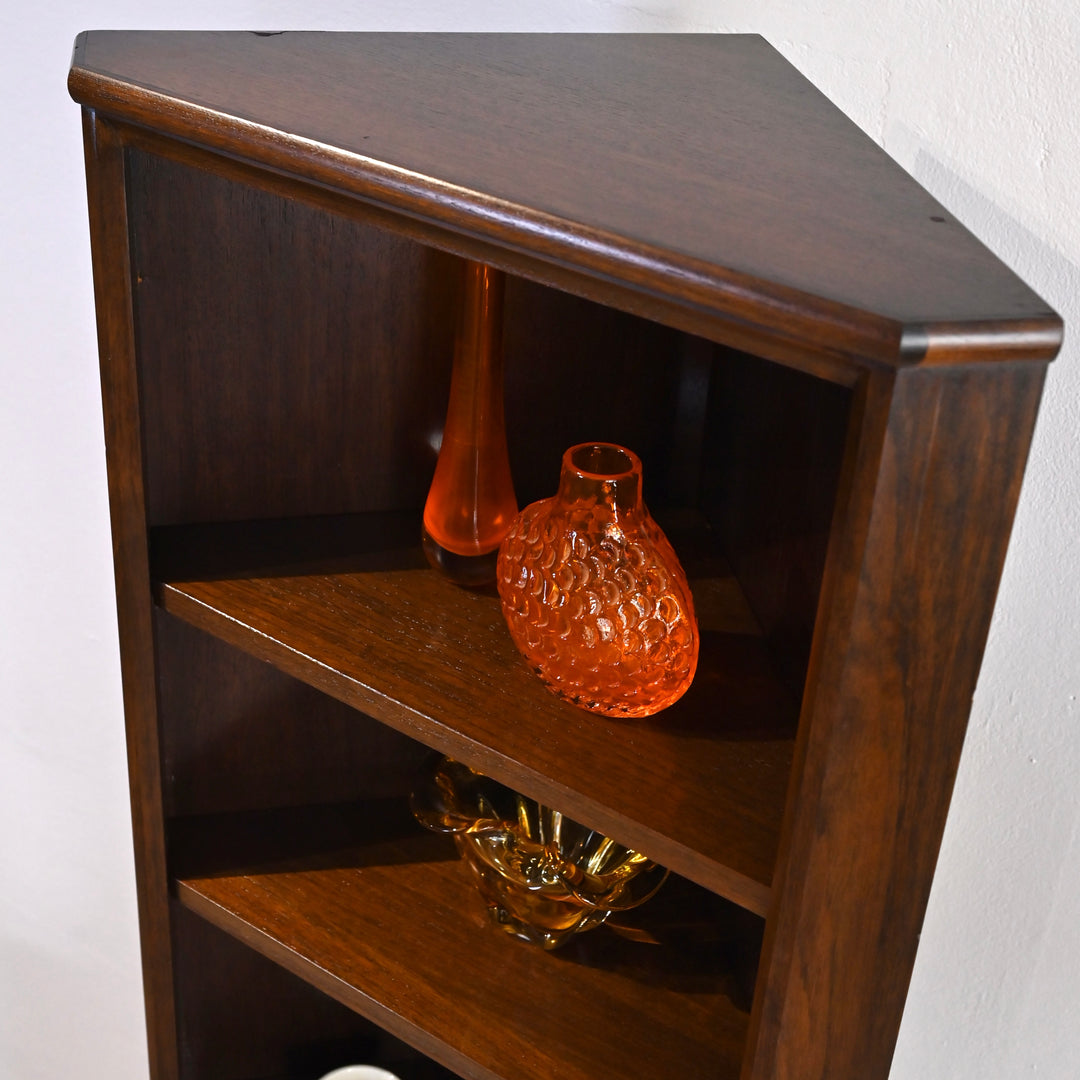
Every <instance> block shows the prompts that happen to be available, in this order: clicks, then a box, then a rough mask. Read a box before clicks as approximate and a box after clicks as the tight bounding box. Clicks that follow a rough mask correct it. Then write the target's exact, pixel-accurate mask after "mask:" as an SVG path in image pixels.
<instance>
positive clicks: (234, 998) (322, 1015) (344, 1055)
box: [172, 904, 453, 1080]
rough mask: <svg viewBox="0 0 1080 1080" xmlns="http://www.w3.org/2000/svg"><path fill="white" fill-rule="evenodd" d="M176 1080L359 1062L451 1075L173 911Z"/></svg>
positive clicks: (243, 1077)
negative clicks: (177, 1043) (177, 1045)
mask: <svg viewBox="0 0 1080 1080" xmlns="http://www.w3.org/2000/svg"><path fill="white" fill-rule="evenodd" d="M172 912H173V936H174V940H175V950H176V978H177V985H178V989H179V994H178V999H179V1000H180V1002H181V1008H180V1016H179V1024H180V1045H181V1059H180V1078H181V1080H207V1078H212V1080H251V1078H252V1077H265V1078H275V1080H277V1078H281V1080H285V1078H290V1080H291V1078H305V1080H313V1078H314V1077H316V1076H323V1075H324V1074H325V1073H327V1072H329V1071H330V1070H331V1069H336V1068H340V1067H341V1066H343V1065H350V1064H355V1063H358V1062H363V1063H366V1064H377V1065H380V1066H382V1067H384V1068H387V1069H392V1070H394V1071H395V1072H396V1073H398V1074H399V1075H400V1076H401V1077H402V1078H403V1080H453V1074H452V1073H449V1072H447V1071H446V1070H445V1069H442V1068H440V1067H439V1066H437V1065H436V1064H435V1063H434V1062H432V1061H430V1060H428V1059H426V1058H423V1057H422V1056H421V1055H419V1054H418V1053H417V1052H416V1051H414V1050H411V1049H410V1048H409V1047H407V1046H405V1045H404V1044H403V1043H400V1042H399V1041H398V1040H397V1039H394V1038H393V1037H392V1036H390V1035H388V1034H386V1032H384V1031H382V1030H380V1029H379V1028H378V1027H376V1026H375V1025H374V1024H372V1023H370V1022H369V1021H367V1020H365V1019H364V1018H363V1017H361V1016H359V1015H358V1014H357V1013H354V1012H353V1011H352V1010H351V1009H349V1008H347V1007H346V1006H344V1005H341V1004H339V1003H338V1002H336V1001H334V999H333V998H331V997H328V996H327V995H326V994H323V993H322V992H320V991H319V990H316V989H315V988H314V987H313V986H311V985H309V984H308V983H306V982H304V981H302V980H301V979H299V978H297V977H296V976H295V975H293V974H291V973H290V972H288V971H286V970H285V969H284V968H282V967H280V966H279V965H277V964H274V963H272V962H271V961H270V960H267V959H266V958H265V957H263V956H261V955H260V954H259V953H257V952H256V951H255V950H254V949H250V948H247V947H246V946H245V945H242V944H241V943H240V942H238V941H236V940H235V939H234V938H232V937H230V936H229V935H228V934H225V933H223V932H222V931H221V930H218V929H217V928H216V927H214V926H211V925H210V924H209V923H207V922H204V921H203V920H202V919H201V918H199V917H198V916H197V915H194V914H192V913H191V912H190V911H187V910H185V909H184V908H182V907H180V906H179V905H178V904H174V905H173V907H172Z"/></svg>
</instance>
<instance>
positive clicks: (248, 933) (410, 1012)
mask: <svg viewBox="0 0 1080 1080" xmlns="http://www.w3.org/2000/svg"><path fill="white" fill-rule="evenodd" d="M373 810H374V811H375V814H374V829H375V831H376V833H377V832H378V831H379V828H380V824H381V834H382V835H381V838H380V836H379V835H374V834H372V833H371V831H370V830H369V834H368V840H367V842H366V843H360V844H356V843H354V845H353V846H352V847H351V848H348V847H347V848H343V849H340V850H326V849H325V845H323V847H324V850H323V851H322V853H321V854H320V855H319V856H318V857H317V858H314V859H307V860H305V859H304V858H303V857H298V856H297V855H296V854H295V851H294V853H293V854H292V856H291V858H287V859H284V860H274V859H273V858H270V859H268V860H267V861H264V862H263V863H261V864H254V865H253V864H252V862H251V859H250V852H251V848H250V846H249V844H248V843H247V842H244V841H241V844H240V847H241V850H242V851H243V852H245V853H246V856H247V861H246V862H243V863H242V864H241V865H240V866H239V867H238V868H236V869H235V870H234V871H233V872H232V873H230V872H229V871H228V870H227V869H226V868H225V863H227V856H224V859H225V862H222V861H221V860H222V858H223V851H224V850H225V849H227V846H228V844H227V838H228V836H229V833H230V830H231V825H230V821H229V819H227V818H226V819H210V820H208V821H205V822H191V823H188V828H187V834H186V836H185V837H184V838H183V840H184V846H186V847H188V848H189V849H194V850H198V849H200V848H202V847H204V846H205V844H204V842H203V841H201V840H200V838H199V833H200V832H209V831H212V832H213V833H215V834H217V847H218V856H217V857H218V862H217V863H215V864H214V865H215V867H216V868H215V870H214V871H213V873H211V874H210V875H208V876H189V875H185V876H183V877H182V878H181V879H180V881H179V882H178V896H179V899H180V902H181V903H182V904H184V905H185V906H187V907H189V908H191V910H193V911H195V912H197V913H198V914H199V915H201V916H202V917H203V918H205V919H207V920H208V921H210V922H212V923H213V924H215V925H216V926H219V927H221V928H222V929H224V930H225V931H227V932H228V933H229V934H232V935H234V936H235V937H237V938H238V939H239V940H241V941H243V942H245V943H247V944H248V945H250V946H251V947H252V948H254V949H256V950H257V951H259V952H261V953H263V954H264V955H266V956H268V957H270V958H271V959H272V960H274V961H275V962H276V963H277V964H280V965H281V966H283V967H285V968H287V969H288V970H290V971H293V972H294V973H296V974H297V975H299V976H300V977H301V978H304V979H306V980H309V981H310V982H311V983H313V984H314V985H315V986H317V987H319V988H320V989H321V990H322V991H323V992H324V993H326V994H328V995H330V996H331V997H333V998H335V999H337V1000H338V1001H341V1002H344V1003H345V1004H347V1005H348V1006H349V1007H350V1008H352V1009H354V1010H356V1011H357V1012H359V1013H360V1014H362V1015H364V1016H367V1017H369V1018H371V1019H373V1020H375V1021H376V1022H377V1023H378V1024H379V1025H380V1026H382V1027H384V1028H385V1029H386V1030H387V1031H389V1032H391V1033H392V1034H394V1035H395V1036H397V1037H398V1038H401V1039H403V1040H404V1041H406V1042H408V1043H410V1044H411V1045H413V1046H415V1047H417V1048H418V1049H419V1050H421V1051H422V1052H423V1053H425V1054H428V1055H430V1056H431V1057H432V1058H434V1059H435V1060H436V1061H439V1062H441V1063H442V1064H444V1065H446V1066H447V1067H449V1068H451V1069H453V1070H454V1071H455V1072H456V1073H458V1074H459V1075H460V1076H462V1077H465V1078H467V1080H495V1078H503V1080H550V1078H551V1077H553V1076H558V1077H560V1080H597V1077H599V1076H612V1075H614V1076H628V1077H629V1076H632V1077H634V1078H635V1080H668V1078H669V1077H671V1076H673V1075H678V1076H685V1077H687V1078H688V1080H706V1078H708V1080H733V1078H734V1077H736V1076H737V1075H738V1068H739V1061H740V1059H741V1056H742V1047H743V1039H744V1036H745V1030H746V1024H747V1013H746V1011H745V1006H744V1005H742V1004H741V1002H740V1000H739V999H740V997H741V995H740V993H739V991H738V989H737V987H736V986H735V985H734V984H733V983H732V981H731V967H730V963H729V959H728V948H727V947H728V946H729V945H731V944H734V938H733V928H732V927H729V926H726V925H724V922H723V918H724V915H723V913H722V912H719V913H718V912H716V911H714V913H713V917H715V918H717V919H718V920H719V921H718V922H716V923H714V924H712V925H711V928H710V929H709V930H708V931H707V932H706V931H704V930H703V928H702V927H701V926H699V927H698V929H697V931H696V940H695V941H694V942H693V943H690V942H687V941H685V940H684V943H683V945H682V946H679V945H678V944H677V943H675V941H674V939H673V940H672V941H671V942H669V943H668V945H666V946H658V945H654V944H641V943H634V942H630V941H625V940H620V939H619V938H618V937H616V936H615V935H614V934H613V933H612V932H611V931H610V930H607V929H605V928H601V929H599V930H595V931H592V932H590V933H589V934H586V935H583V936H582V937H581V938H580V939H578V942H577V943H576V944H571V945H569V946H567V947H565V948H564V949H562V950H559V951H557V952H554V953H547V952H544V951H543V950H540V949H537V948H535V947H532V946H528V945H525V944H523V943H521V942H517V941H515V940H513V939H512V938H510V937H509V936H508V935H506V934H505V933H503V932H502V931H500V930H498V929H496V928H495V927H493V926H491V925H490V924H489V922H488V919H487V917H486V914H485V912H484V906H483V902H482V900H481V898H480V896H479V894H478V893H477V891H476V889H475V887H474V885H473V884H472V880H471V877H470V874H469V871H468V869H467V868H466V867H465V865H464V864H463V863H461V862H460V861H459V860H458V859H457V857H456V854H455V852H454V848H453V845H452V843H450V842H449V841H448V840H447V838H445V837H436V836H432V835H430V834H422V833H421V831H420V830H419V828H418V827H417V826H416V825H415V824H412V825H411V827H410V826H409V824H408V822H407V817H406V816H405V815H403V816H401V817H400V818H395V817H394V816H393V814H392V812H391V811H390V810H389V809H386V808H382V807H376V808H373ZM267 831H268V830H267V829H266V828H265V827H261V828H256V829H254V830H252V832H253V834H254V835H257V836H261V837H264V838H265V837H266V835H267ZM314 835H315V837H316V839H320V838H322V837H323V835H324V834H323V833H322V831H321V830H320V829H316V830H315V834H314ZM222 837H225V838H226V843H225V844H222V843H221V838H222ZM264 858H265V852H264ZM661 895H663V894H662V893H661ZM683 896H685V892H684V893H683ZM657 899H658V900H659V899H660V898H659V897H658V898H657ZM706 899H707V898H706ZM647 910H648V905H646V907H645V908H642V909H641V917H640V921H641V922H642V924H643V925H652V926H653V928H654V929H655V930H656V932H657V933H661V934H663V933H664V930H663V926H664V925H665V921H664V919H663V918H662V919H661V920H660V922H659V926H657V925H656V924H655V923H654V924H650V923H649V922H648V920H647V918H646V912H647ZM706 911H708V908H706ZM683 916H684V919H685V918H687V917H692V916H691V913H690V912H688V911H687V910H686V909H685V908H684V910H683ZM708 917H709V916H708V915H706V918H708ZM668 925H672V924H671V923H668ZM735 930H736V932H737V933H741V931H738V930H737V928H735Z"/></svg>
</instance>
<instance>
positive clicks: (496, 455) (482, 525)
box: [423, 262, 518, 585]
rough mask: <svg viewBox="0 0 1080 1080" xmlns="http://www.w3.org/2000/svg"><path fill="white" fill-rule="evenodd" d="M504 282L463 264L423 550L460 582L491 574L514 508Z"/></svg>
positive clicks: (481, 267)
mask: <svg viewBox="0 0 1080 1080" xmlns="http://www.w3.org/2000/svg"><path fill="white" fill-rule="evenodd" d="M503 284H504V278H503V274H502V273H501V271H499V270H496V269H494V268H493V267H490V266H487V265H485V264H483V263H476V262H468V263H466V264H465V293H464V302H463V305H462V313H461V318H460V320H459V325H458V333H457V339H456V341H455V345H454V367H453V372H452V374H451V377H450V402H449V405H448V406H447V411H446V425H445V427H444V428H443V435H442V443H441V445H440V447H439V460H438V462H437V463H436V465H435V475H434V477H433V479H432V481H431V488H430V490H429V491H428V497H427V502H426V504H425V506H424V528H423V544H424V553H425V554H426V555H427V558H428V561H429V562H430V563H431V565H432V566H434V567H435V568H436V569H437V570H439V571H441V572H442V573H444V574H445V575H446V576H447V577H449V578H450V579H451V580H452V581H456V582H457V583H458V584H460V585H485V584H490V583H491V582H492V581H494V579H495V561H496V558H497V557H498V551H499V543H500V542H501V541H502V539H503V537H504V536H506V533H507V530H508V529H509V528H510V523H511V521H513V519H514V515H515V514H517V509H518V507H517V499H516V497H515V495H514V481H513V478H512V477H511V475H510V459H509V456H508V454H507V449H506V421H505V417H504V414H503V355H502V345H501V336H502V302H503Z"/></svg>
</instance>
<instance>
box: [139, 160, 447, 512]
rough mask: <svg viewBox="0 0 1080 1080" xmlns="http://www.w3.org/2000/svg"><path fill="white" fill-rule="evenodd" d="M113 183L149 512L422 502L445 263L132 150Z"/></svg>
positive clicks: (443, 370)
mask: <svg viewBox="0 0 1080 1080" xmlns="http://www.w3.org/2000/svg"><path fill="white" fill-rule="evenodd" d="M128 186H129V201H130V220H131V222H132V224H131V233H132V236H131V246H132V259H133V265H134V275H133V278H134V284H133V288H134V294H135V295H134V307H135V327H136V342H137V350H138V356H139V374H140V392H141V403H142V409H143V417H142V421H143V424H142V427H143V431H144V433H145V436H144V437H145V444H144V454H145V459H146V477H147V503H148V516H149V519H150V523H151V524H163V523H175V522H183V521H197V520H213V519H243V518H252V517H276V516H290V515H300V514H318V513H338V512H345V511H353V510H368V509H377V510H389V509H398V508H401V507H404V506H410V505H414V504H416V503H417V501H418V500H422V498H423V491H424V487H425V480H424V474H425V473H427V475H428V478H430V470H431V467H432V466H433V463H434V451H433V450H432V449H431V446H430V443H429V440H430V437H431V435H432V433H433V432H436V431H437V430H438V429H439V428H440V426H441V424H442V420H443V414H444V412H445V405H446V391H447V385H448V376H449V362H450V356H451V351H452V343H453V325H454V322H453V320H454V309H455V302H454V296H453V295H452V293H453V286H454V285H455V283H456V281H457V277H458V276H457V275H456V274H454V273H452V272H451V270H452V268H453V266H454V265H455V264H456V260H454V259H452V258H451V257H449V256H446V255H442V254H440V253H438V252H435V251H433V250H432V249H430V248H424V247H421V246H419V245H417V244H414V243H412V242H411V241H408V240H403V239H401V238H398V237H395V236H392V235H390V234H388V233H386V232H383V231H380V230H378V229H375V228H372V227H371V226H368V225H365V224H363V223H361V222H357V221H352V220H349V219H346V218H342V217H339V216H335V215H331V214H327V213H325V212H323V211H320V210H318V209H315V208H313V207H311V206H306V205H304V204H302V203H299V202H295V201H290V200H286V199H283V198H281V197H279V196H276V195H271V194H268V193H265V192H262V191H259V190H257V189H255V188H252V187H248V186H245V185H242V184H237V183H234V182H232V181H230V180H227V179H224V178H222V177H219V176H214V175H212V174H210V173H207V172H202V171H200V170H198V169H193V168H191V167H189V166H186V165H181V164H179V163H177V162H174V161H171V160H168V159H166V158H160V157H156V156H152V155H149V154H144V153H141V152H139V151H131V152H130V155H129V164H128ZM181 448H182V449H181Z"/></svg>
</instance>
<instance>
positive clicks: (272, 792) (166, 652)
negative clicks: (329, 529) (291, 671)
mask: <svg viewBox="0 0 1080 1080" xmlns="http://www.w3.org/2000/svg"><path fill="white" fill-rule="evenodd" d="M155 619H156V623H155V644H156V648H157V661H158V678H159V686H160V694H159V697H160V706H159V711H160V722H161V750H162V771H163V774H164V775H163V781H164V791H165V809H166V813H167V814H168V815H170V816H173V815H184V814H215V813H224V812H231V811H244V810H261V809H269V808H273V807H282V806H300V805H305V804H308V803H333V802H343V801H347V800H350V799H379V798H388V797H391V796H396V795H405V794H407V793H408V792H409V791H410V790H411V788H412V785H413V783H414V781H415V778H416V775H417V771H418V770H419V768H420V765H421V763H422V762H423V761H424V759H425V756H426V754H427V750H426V749H425V748H424V747H422V746H420V744H419V743H416V742H413V741H412V740H411V739H408V738H406V737H405V736H404V735H400V734H398V733H397V732H395V731H393V730H391V729H390V728H388V727H385V726H384V725H382V724H379V723H376V722H375V721H374V720H372V719H370V717H367V716H365V715H364V714H363V713H359V712H357V711H356V710H355V709H351V708H349V707H348V706H347V705H342V704H341V703H340V702H338V701H335V700H333V699H332V698H329V697H327V696H325V695H324V694H320V693H319V692H318V691H317V690H314V689H312V688H311V687H310V686H307V685H305V684H304V683H301V682H298V681H297V680H295V679H292V678H290V677H289V676H288V675H284V674H282V673H281V672H280V671H278V670H277V669H276V668H275V667H273V666H271V665H270V664H267V663H265V662H263V661H261V660H257V659H255V658H254V657H252V656H249V655H248V654H247V653H245V652H242V651H241V650H239V649H235V648H233V647H232V646H231V645H227V644H226V643H225V642H223V641H220V640H219V639H218V638H215V637H212V636H211V635H209V634H205V633H203V632H202V631H200V630H196V629H194V628H193V627H191V626H188V625H187V624H186V623H184V622H181V621H180V620H179V619H176V618H174V617H173V616H171V615H168V614H166V613H165V612H163V611H160V610H158V611H156V612H155Z"/></svg>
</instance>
